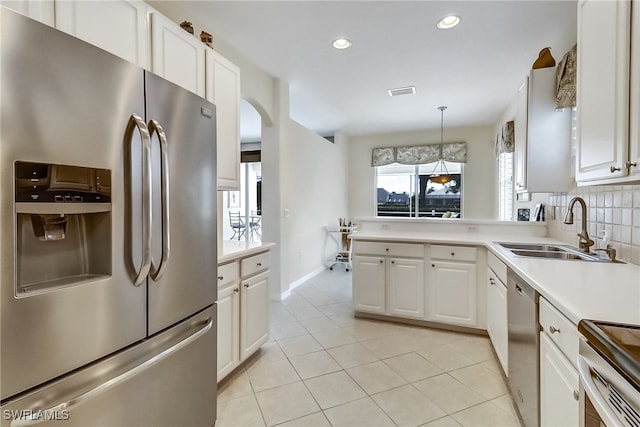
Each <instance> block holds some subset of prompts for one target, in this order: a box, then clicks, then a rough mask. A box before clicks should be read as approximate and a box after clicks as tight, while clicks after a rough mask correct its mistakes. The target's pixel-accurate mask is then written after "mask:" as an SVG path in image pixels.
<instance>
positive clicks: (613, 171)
mask: <svg viewBox="0 0 640 427" xmlns="http://www.w3.org/2000/svg"><path fill="white" fill-rule="evenodd" d="M619 170H620V168H617V167H615V166H611V167H610V168H609V171H611V173H616V172H617V171H619Z"/></svg>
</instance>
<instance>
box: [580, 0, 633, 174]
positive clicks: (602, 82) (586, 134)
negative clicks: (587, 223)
mask: <svg viewBox="0 0 640 427" xmlns="http://www.w3.org/2000/svg"><path fill="white" fill-rule="evenodd" d="M634 6H637V2H635V1H634ZM638 25H640V24H638ZM636 31H637V30H636ZM636 34H637V33H636ZM636 38H637V37H636ZM630 40H631V2H629V1H626V0H615V1H596V0H580V1H579V2H578V59H577V61H578V63H577V68H578V75H577V78H578V81H577V88H576V89H577V114H578V129H577V131H578V132H577V137H578V151H577V158H576V181H577V182H578V183H582V184H590V183H593V184H599V183H613V182H622V181H625V180H628V179H629V178H628V175H629V169H630V168H629V166H630V165H629V164H627V162H628V161H629V152H630V151H631V152H632V153H633V152H634V151H635V155H636V156H637V154H638V148H637V145H638V141H637V139H636V141H635V149H634V148H630V139H629V72H630V71H629V68H630ZM635 49H636V52H637V50H638V47H637V46H635ZM635 55H636V58H634V59H635V64H636V69H637V61H638V59H637V54H635ZM632 76H633V80H634V87H637V84H638V83H637V80H638V78H640V77H639V76H638V73H637V71H636V73H635V74H633V75H632ZM636 90H637V89H636ZM633 102H634V103H635V104H636V108H637V95H636V99H635V100H634V101H633ZM637 114H638V113H637V111H636V117H635V121H636V124H635V127H636V128H637ZM636 169H637V168H636ZM634 173H637V172H636V171H634ZM636 179H637V178H636Z"/></svg>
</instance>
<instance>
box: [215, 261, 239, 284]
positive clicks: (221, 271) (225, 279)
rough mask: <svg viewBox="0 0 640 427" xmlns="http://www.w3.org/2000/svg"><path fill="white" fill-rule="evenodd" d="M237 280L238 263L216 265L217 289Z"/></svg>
mask: <svg viewBox="0 0 640 427" xmlns="http://www.w3.org/2000/svg"><path fill="white" fill-rule="evenodd" d="M236 280H238V263H237V262H230V263H228V264H222V265H219V266H218V289H222V288H224V287H225V286H227V285H229V284H230V283H233V282H235V281H236Z"/></svg>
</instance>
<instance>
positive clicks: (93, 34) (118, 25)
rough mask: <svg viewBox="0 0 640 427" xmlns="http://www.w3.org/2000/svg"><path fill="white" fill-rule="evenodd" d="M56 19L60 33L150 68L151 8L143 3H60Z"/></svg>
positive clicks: (123, 0)
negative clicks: (149, 32) (148, 29)
mask: <svg viewBox="0 0 640 427" xmlns="http://www.w3.org/2000/svg"><path fill="white" fill-rule="evenodd" d="M55 17H56V18H55V19H56V28H58V29H59V30H62V31H64V32H66V33H69V34H71V35H73V36H75V37H77V38H79V39H82V40H84V41H86V42H88V43H91V44H93V45H95V46H98V47H99V48H101V49H104V50H106V51H108V52H111V53H113V54H114V55H117V56H119V57H121V58H123V59H126V60H127V61H129V62H132V63H134V64H136V65H138V66H140V67H143V68H148V57H149V36H148V32H147V5H146V3H144V2H143V1H140V0H109V1H87V0H65V1H57V2H56V4H55Z"/></svg>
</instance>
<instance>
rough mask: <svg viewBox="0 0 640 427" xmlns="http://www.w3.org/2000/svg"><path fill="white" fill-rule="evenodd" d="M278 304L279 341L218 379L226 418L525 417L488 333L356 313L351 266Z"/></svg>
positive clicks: (501, 422)
mask: <svg viewBox="0 0 640 427" xmlns="http://www.w3.org/2000/svg"><path fill="white" fill-rule="evenodd" d="M270 310H271V311H270V315H271V339H270V341H269V342H267V343H266V344H265V345H264V346H263V347H262V349H261V350H260V352H259V353H258V354H257V355H256V356H255V357H252V358H251V359H250V360H249V361H248V362H247V363H245V364H244V365H243V366H241V367H239V368H238V369H237V370H236V371H235V372H233V373H232V374H230V375H229V377H227V378H225V380H224V381H222V382H221V383H220V384H219V391H218V421H217V423H216V426H217V427H227V426H237V427H252V426H275V425H278V426H336V427H337V426H345V427H372V426H492V427H499V426H516V427H517V426H519V423H518V421H517V417H516V415H515V413H514V410H513V406H512V403H511V400H510V398H509V395H508V392H507V388H506V386H505V384H504V381H503V379H502V376H501V374H500V371H499V369H500V368H499V366H498V365H497V362H496V360H495V357H494V355H493V353H492V351H491V347H490V344H489V341H488V339H487V338H486V337H483V336H477V335H469V334H463V333H455V332H448V331H443V330H436V329H429V328H423V327H418V326H410V325H402V324H398V323H390V322H382V321H375V320H368V319H361V318H355V317H354V316H353V310H352V307H351V274H350V273H347V272H345V271H344V270H343V269H340V268H337V269H336V270H334V271H328V270H327V271H325V272H323V273H321V274H320V275H318V276H316V277H314V278H313V279H311V280H309V281H307V282H306V283H304V284H303V285H301V286H299V287H297V288H296V289H294V290H293V291H292V293H291V295H290V296H289V297H288V298H287V299H285V300H284V301H282V302H274V303H272V304H271V307H270Z"/></svg>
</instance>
